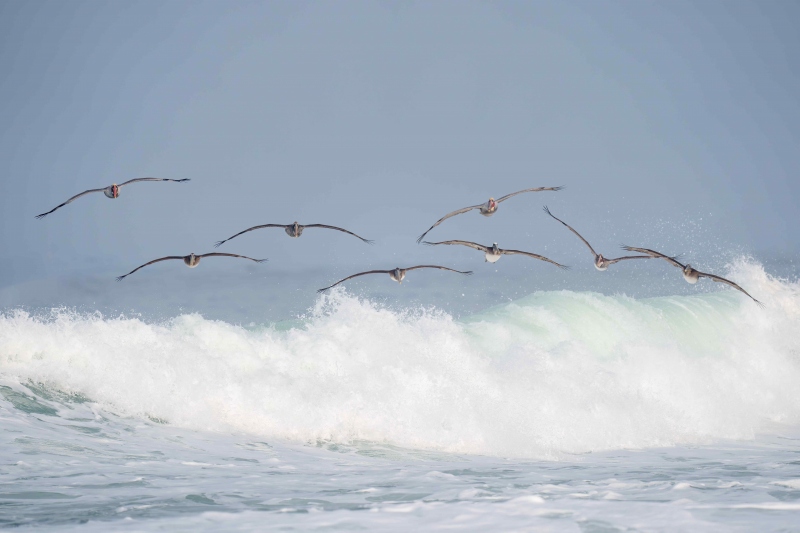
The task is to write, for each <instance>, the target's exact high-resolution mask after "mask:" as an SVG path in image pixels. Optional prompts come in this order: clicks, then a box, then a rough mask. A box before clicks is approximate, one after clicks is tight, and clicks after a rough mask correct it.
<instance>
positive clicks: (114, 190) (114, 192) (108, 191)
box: [36, 178, 190, 218]
mask: <svg viewBox="0 0 800 533" xmlns="http://www.w3.org/2000/svg"><path fill="white" fill-rule="evenodd" d="M189 179H190V178H185V179H182V180H171V179H168V178H136V179H132V180H128V181H126V182H125V183H120V184H119V185H117V184H116V183H114V184H111V185H109V186H108V187H105V188H102V189H89V190H88V191H83V192H82V193H80V194H76V195H75V196H73V197H72V198H70V199H69V200H67V201H66V202H64V203H63V204H60V205H57V206H55V207H54V208H53V209H51V210H50V211H48V212H47V213H42V214H41V215H36V218H43V217H46V216H47V215H49V214H50V213H52V212H53V211H55V210H56V209H58V208H60V207H64V206H65V205H67V204H68V203H70V202H71V201H73V200H77V199H78V198H80V197H81V196H84V195H86V194H89V193H93V192H102V193H103V194H105V195H106V196H107V197H108V198H112V199H113V198H118V197H119V190H120V188H121V187H124V186H125V185H130V184H131V183H136V182H137V181H174V182H176V183H180V182H182V181H189Z"/></svg>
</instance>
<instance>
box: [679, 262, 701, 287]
mask: <svg viewBox="0 0 800 533" xmlns="http://www.w3.org/2000/svg"><path fill="white" fill-rule="evenodd" d="M683 279H685V280H686V282H687V283H691V284H692V285H694V284H695V283H697V280H699V279H700V272H698V271H697V270H695V269H693V268H692V265H686V266H685V267H683Z"/></svg>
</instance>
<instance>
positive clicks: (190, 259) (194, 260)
mask: <svg viewBox="0 0 800 533" xmlns="http://www.w3.org/2000/svg"><path fill="white" fill-rule="evenodd" d="M183 262H184V263H186V266H188V267H189V268H194V267H196V266H197V265H198V264H199V263H200V258H199V257H198V256H196V255H194V253H191V254H189V255H187V256H186V257H184V258H183Z"/></svg>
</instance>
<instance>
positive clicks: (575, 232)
mask: <svg viewBox="0 0 800 533" xmlns="http://www.w3.org/2000/svg"><path fill="white" fill-rule="evenodd" d="M544 212H545V213H547V214H548V215H550V216H551V217H553V218H554V219H556V220H558V221H559V222H561V223H562V224H564V225H565V226H566V227H567V229H568V230H570V231H571V232H572V233H574V234H575V235H577V236H578V238H579V239H580V240H582V241H583V244H585V245H586V246H588V247H589V250H591V252H592V255H593V256H595V257H597V252H595V251H594V248H592V245H591V244H589V241H587V240H586V239H584V238H583V237H582V236H581V234H580V233H578V232H577V231H575V229H574V228H573V227H572V226H570V225H569V224H567V223H566V222H564V221H563V220H561V219H560V218H558V217H557V216H555V215H554V214H553V213H551V212H550V210H549V209H548V208H547V206H544Z"/></svg>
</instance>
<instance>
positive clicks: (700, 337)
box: [0, 263, 800, 457]
mask: <svg viewBox="0 0 800 533" xmlns="http://www.w3.org/2000/svg"><path fill="white" fill-rule="evenodd" d="M732 275H733V276H734V277H735V278H736V279H737V280H739V281H741V282H742V283H744V284H746V286H748V287H752V289H753V291H754V293H755V294H757V295H758V296H759V297H761V298H763V300H764V301H765V303H766V304H767V309H766V310H761V309H758V308H757V307H756V306H755V305H753V304H752V302H750V301H749V300H747V299H746V298H745V297H743V296H742V295H740V294H738V293H735V292H733V291H722V292H719V293H711V294H703V295H698V296H691V297H686V296H680V297H678V296H675V297H667V298H652V299H644V300H636V299H632V298H628V297H625V296H603V295H600V294H596V293H578V292H570V291H558V292H538V293H535V294H532V295H530V296H528V297H526V298H523V299H521V300H518V301H516V302H513V303H509V304H504V305H501V306H498V307H495V308H493V309H490V310H488V311H486V312H484V313H482V314H480V315H476V316H472V317H469V318H468V319H465V320H462V321H456V320H454V319H453V318H452V317H450V316H449V315H447V314H446V313H443V312H438V311H431V310H415V311H406V312H396V311H392V310H389V309H385V308H382V307H380V306H378V305H376V304H374V303H372V302H370V301H365V300H361V299H358V298H355V297H352V296H349V295H347V294H346V293H345V292H343V291H340V292H335V293H333V294H331V295H327V296H322V297H320V299H319V300H318V301H317V307H316V309H314V311H313V313H312V314H311V316H310V317H308V318H307V319H305V320H303V321H302V322H298V323H297V324H295V325H293V326H292V327H286V326H283V327H282V326H280V325H267V326H260V327H242V326H237V325H232V324H228V323H225V322H219V321H211V320H206V319H204V318H202V317H201V316H199V315H196V314H191V315H182V316H178V317H176V318H174V319H172V320H171V321H169V322H167V323H164V324H148V323H146V322H144V321H142V320H139V319H132V318H125V317H119V318H104V317H102V316H100V315H92V316H86V315H76V314H74V313H68V312H53V314H52V316H48V317H40V316H32V315H30V314H28V313H26V312H23V311H12V312H7V313H5V314H3V315H0V379H2V381H3V382H5V383H12V384H13V383H17V384H24V383H27V382H33V383H37V384H44V385H45V386H47V387H49V388H51V389H53V390H58V391H62V392H66V393H70V394H76V393H77V394H80V395H82V396H85V397H88V398H90V399H91V401H93V402H96V403H97V404H99V407H100V408H103V409H107V410H111V411H113V412H116V413H119V414H124V415H127V416H134V417H137V416H141V417H145V416H147V417H150V418H157V419H159V420H163V421H166V422H167V423H168V424H174V425H177V426H181V427H188V428H195V429H202V430H210V431H222V432H231V431H233V432H247V433H251V434H258V435H263V436H265V437H268V438H282V439H291V440H300V441H317V440H329V441H335V442H351V441H354V440H368V441H377V442H387V443H392V444H395V445H399V446H405V447H412V448H422V449H437V450H442V451H447V452H454V453H477V454H490V455H501V456H516V457H558V456H560V455H561V454H563V453H584V452H590V451H598V450H606V449H617V448H638V447H649V446H668V445H675V444H681V443H683V444H685V443H699V442H705V441H708V440H711V439H718V438H736V439H745V438H751V437H753V436H754V435H755V434H756V433H757V432H760V431H765V430H767V428H768V427H769V426H770V425H771V424H773V423H775V422H778V423H783V424H798V423H800V387H799V386H798V383H800V284H798V283H796V282H794V283H792V282H788V281H785V280H783V281H782V280H776V279H773V278H771V277H769V276H768V275H766V274H765V273H764V271H763V269H762V268H761V267H760V266H758V265H754V264H749V263H740V264H738V265H736V266H735V267H734V269H733V272H732ZM761 298H760V299H761Z"/></svg>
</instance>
